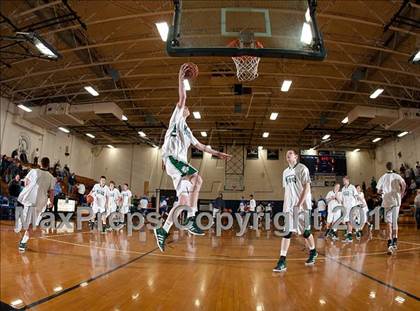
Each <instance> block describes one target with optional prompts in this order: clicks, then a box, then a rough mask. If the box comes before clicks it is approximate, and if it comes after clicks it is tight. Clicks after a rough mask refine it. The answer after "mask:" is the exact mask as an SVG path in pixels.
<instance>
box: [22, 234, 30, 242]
mask: <svg viewBox="0 0 420 311" xmlns="http://www.w3.org/2000/svg"><path fill="white" fill-rule="evenodd" d="M28 240H29V233H28V231H25V234H24V235H23V238H22V243H26V242H28Z"/></svg>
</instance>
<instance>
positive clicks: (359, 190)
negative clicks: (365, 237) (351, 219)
mask: <svg viewBox="0 0 420 311" xmlns="http://www.w3.org/2000/svg"><path fill="white" fill-rule="evenodd" d="M356 190H357V193H358V194H359V196H358V198H357V204H359V205H360V206H361V207H362V210H363V214H364V215H365V219H364V220H365V221H364V223H363V224H362V226H361V228H360V229H359V230H358V231H356V238H357V239H358V240H360V238H361V237H362V232H363V228H364V226H365V224H367V225H368V228H369V231H372V229H373V225H372V224H371V223H370V222H369V208H368V206H367V203H366V199H365V194H364V193H363V191H362V187H361V186H360V185H356ZM359 221H361V218H360V217H359Z"/></svg>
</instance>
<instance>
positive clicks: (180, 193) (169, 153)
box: [154, 64, 230, 252]
mask: <svg viewBox="0 0 420 311" xmlns="http://www.w3.org/2000/svg"><path fill="white" fill-rule="evenodd" d="M188 71H191V67H190V65H188V64H183V65H182V66H181V68H180V70H179V75H178V84H179V87H178V92H179V101H178V103H177V104H176V106H175V109H174V112H173V113H172V117H171V119H170V121H169V127H168V130H167V131H166V134H165V141H164V144H163V147H162V151H163V154H162V157H163V159H162V162H163V167H164V169H165V170H166V173H167V174H168V175H169V176H170V177H171V179H172V182H173V184H174V188H175V190H176V192H177V197H178V201H177V202H176V203H175V204H174V206H173V208H172V209H171V210H170V212H169V215H168V218H167V219H166V221H165V224H164V225H163V227H161V228H158V229H155V230H154V233H155V237H156V241H157V245H158V247H159V249H160V250H161V251H162V252H163V251H164V249H165V240H166V238H167V237H168V234H169V230H170V228H171V227H172V224H173V221H174V218H175V217H177V215H176V206H179V205H180V206H185V205H188V206H189V207H190V208H191V212H189V213H188V215H187V217H188V219H187V230H188V232H190V233H191V234H194V235H204V232H203V231H202V230H201V229H200V228H198V226H197V224H196V222H195V213H196V212H197V210H198V209H197V201H198V194H199V191H200V188H201V184H202V178H201V176H200V175H199V174H198V170H197V169H196V168H194V167H193V166H191V165H189V164H188V160H187V154H188V148H189V147H190V145H191V144H192V145H193V146H194V147H195V148H197V149H199V150H201V151H204V152H208V153H210V154H212V155H214V156H216V157H218V158H220V159H227V158H229V157H230V156H229V155H227V154H225V153H223V152H219V151H215V150H213V149H212V148H211V147H210V146H205V145H203V144H201V143H200V142H199V141H198V140H197V139H196V138H195V137H194V135H193V133H192V131H191V130H190V128H189V127H188V125H187V123H186V119H187V118H188V116H189V115H190V111H189V109H188V107H187V106H186V105H185V102H186V99H187V94H186V91H185V87H184V79H185V78H186V73H187V72H188Z"/></svg>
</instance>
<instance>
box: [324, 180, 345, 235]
mask: <svg viewBox="0 0 420 311" xmlns="http://www.w3.org/2000/svg"><path fill="white" fill-rule="evenodd" d="M326 200H327V203H328V215H327V231H326V232H325V236H326V237H329V238H331V239H332V240H333V241H337V240H338V236H337V229H335V228H333V226H334V224H335V223H336V221H337V220H338V219H339V218H340V210H338V211H336V212H334V208H335V207H336V206H340V205H341V204H342V202H341V200H342V193H341V192H340V184H338V183H336V184H335V185H334V189H333V190H331V191H330V192H328V194H327V196H326Z"/></svg>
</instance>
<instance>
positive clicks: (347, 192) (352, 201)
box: [341, 184, 358, 208]
mask: <svg viewBox="0 0 420 311" xmlns="http://www.w3.org/2000/svg"><path fill="white" fill-rule="evenodd" d="M341 192H342V194H343V206H344V207H346V208H352V207H353V206H356V205H357V197H358V192H357V189H356V187H355V186H353V185H352V184H349V185H348V186H347V187H346V186H343V188H342V189H341Z"/></svg>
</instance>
